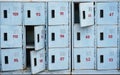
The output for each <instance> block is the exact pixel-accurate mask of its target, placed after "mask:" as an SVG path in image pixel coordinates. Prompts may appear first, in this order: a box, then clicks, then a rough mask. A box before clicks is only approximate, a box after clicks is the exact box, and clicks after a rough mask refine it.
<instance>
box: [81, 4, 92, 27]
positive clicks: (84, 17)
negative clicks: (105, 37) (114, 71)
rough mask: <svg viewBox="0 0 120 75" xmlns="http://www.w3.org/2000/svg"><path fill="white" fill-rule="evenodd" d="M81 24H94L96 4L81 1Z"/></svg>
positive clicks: (82, 25)
mask: <svg viewBox="0 0 120 75" xmlns="http://www.w3.org/2000/svg"><path fill="white" fill-rule="evenodd" d="M79 11H80V26H81V27H85V26H90V25H94V5H93V3H80V4H79Z"/></svg>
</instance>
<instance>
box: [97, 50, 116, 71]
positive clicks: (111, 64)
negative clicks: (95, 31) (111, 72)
mask: <svg viewBox="0 0 120 75" xmlns="http://www.w3.org/2000/svg"><path fill="white" fill-rule="evenodd" d="M97 69H98V70H100V69H117V48H98V49H97Z"/></svg>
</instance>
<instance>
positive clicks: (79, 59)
mask: <svg viewBox="0 0 120 75" xmlns="http://www.w3.org/2000/svg"><path fill="white" fill-rule="evenodd" d="M77 62H78V63H80V62H81V58H80V55H77Z"/></svg>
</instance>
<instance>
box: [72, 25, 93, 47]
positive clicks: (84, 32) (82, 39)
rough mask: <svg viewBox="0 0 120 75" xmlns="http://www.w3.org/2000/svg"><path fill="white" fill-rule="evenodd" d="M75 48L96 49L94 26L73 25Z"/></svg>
mask: <svg viewBox="0 0 120 75" xmlns="http://www.w3.org/2000/svg"><path fill="white" fill-rule="evenodd" d="M73 28H74V30H73V32H74V34H73V36H74V37H73V38H74V47H94V26H90V27H84V28H83V27H80V26H79V25H78V24H77V25H73Z"/></svg>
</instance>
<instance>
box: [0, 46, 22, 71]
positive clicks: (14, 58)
mask: <svg viewBox="0 0 120 75" xmlns="http://www.w3.org/2000/svg"><path fill="white" fill-rule="evenodd" d="M22 61H23V60H22V48H16V49H1V64H2V65H1V70H2V71H12V70H19V69H23V63H22Z"/></svg>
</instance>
